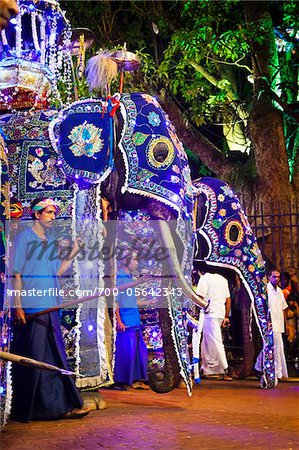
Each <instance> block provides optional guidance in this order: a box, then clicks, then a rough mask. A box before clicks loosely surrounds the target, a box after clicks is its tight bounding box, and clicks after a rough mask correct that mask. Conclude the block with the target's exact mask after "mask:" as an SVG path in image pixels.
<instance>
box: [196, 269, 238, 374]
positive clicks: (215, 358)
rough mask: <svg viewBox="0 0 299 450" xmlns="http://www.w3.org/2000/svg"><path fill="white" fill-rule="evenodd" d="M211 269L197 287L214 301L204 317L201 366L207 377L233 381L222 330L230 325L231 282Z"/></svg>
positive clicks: (203, 294)
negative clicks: (229, 285) (229, 370)
mask: <svg viewBox="0 0 299 450" xmlns="http://www.w3.org/2000/svg"><path fill="white" fill-rule="evenodd" d="M205 267H206V264H205ZM210 270H212V269H210V268H208V267H207V268H206V269H205V272H206V273H205V274H204V275H202V276H201V277H200V279H199V282H198V285H197V288H196V293H197V294H198V295H200V296H202V297H203V298H204V299H206V300H209V301H210V306H209V310H208V311H207V312H205V314H204V319H203V330H202V332H203V337H202V343H201V359H202V366H201V369H202V371H203V375H204V376H207V377H211V376H217V377H218V379H220V380H224V381H232V380H233V379H232V378H231V377H230V376H229V375H228V373H227V371H228V363H227V359H226V354H225V349H224V344H223V341H222V333H221V328H222V327H227V326H229V313H230V307H231V299H230V292H229V287H228V281H227V280H226V278H224V277H223V276H222V275H220V274H219V273H210Z"/></svg>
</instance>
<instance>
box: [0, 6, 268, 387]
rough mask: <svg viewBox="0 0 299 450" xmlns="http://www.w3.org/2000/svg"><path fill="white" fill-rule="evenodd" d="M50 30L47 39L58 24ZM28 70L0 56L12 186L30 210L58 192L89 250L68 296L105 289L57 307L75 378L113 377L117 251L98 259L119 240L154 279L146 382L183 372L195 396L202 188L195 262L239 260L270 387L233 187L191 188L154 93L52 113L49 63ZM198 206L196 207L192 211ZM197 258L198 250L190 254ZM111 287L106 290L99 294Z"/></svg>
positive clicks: (260, 281) (261, 315)
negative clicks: (189, 318) (194, 285)
mask: <svg viewBox="0 0 299 450" xmlns="http://www.w3.org/2000/svg"><path fill="white" fill-rule="evenodd" d="M45 3H46V2H45ZM52 3H53V2H51V5H52ZM24 5H25V6H26V8H27V9H26V12H27V13H30V14H32V10H30V9H28V5H27V2H24ZM51 8H52V6H51ZM31 9H32V8H31ZM36 14H37V16H36V17H40V16H39V15H38V14H39V13H36ZM59 14H60V13H59ZM63 17H64V16H63ZM41 23H42V21H41ZM55 23H57V21H56V22H55ZM51 24H53V21H52V22H51ZM51 33H52V34H53V36H54V34H56V33H57V28H55V30H53V29H52V31H51ZM51 33H50V34H51ZM53 36H52V38H51V39H50V40H49V46H50V49H51V48H52V47H53V48H52V50H51V51H50V53H49V56H47V55H46V54H45V53H44V62H45V60H46V59H47V58H48V60H49V63H51V64H50V65H52V66H51V67H52V69H53V65H55V61H56V59H57V60H59V58H60V60H61V57H59V55H58V54H56V53H55V52H54V44H53V42H54V40H53ZM35 40H36V39H35ZM17 43H19V41H17ZM37 44H38V43H37V42H34V45H35V54H36V55H38V54H39V55H43V48H41V47H40V48H39V51H40V53H39V52H38V51H37V47H38V45H37ZM51 46H52V47H51ZM33 53H34V52H33ZM27 56H28V52H27V53H26V57H27ZM15 58H19V56H18V55H17V56H15ZM55 58H56V59H55ZM16 65H17V66H18V67H19V69H18V70H19V72H18V73H19V74H21V73H23V72H22V70H23V71H24V73H25V72H26V73H27V75H28V72H30V70H31V69H32V70H33V72H34V73H33V78H31V81H32V83H31V85H30V88H29V85H28V84H27V85H26V86H25V88H24V89H23V91H22V95H21V96H20V97H18V98H17V97H16V95H15V94H16V87H17V88H18V90H17V92H19V86H20V83H21V81H22V80H23V79H24V80H25V81H26V80H28V76H27V78H26V76H24V77H23V78H22V80H20V79H18V78H17V79H16V85H15V86H14V87H13V89H14V91H13V92H12V94H11V92H10V91H9V92H10V93H9V92H8V91H7V89H8V84H7V80H8V76H9V74H11V73H12V72H14V71H15V67H16ZM31 69H30V67H29V66H28V64H27V65H26V63H24V64H23V63H21V62H20V61H17V62H16V61H15V60H14V61H11V60H10V59H9V58H7V59H6V60H3V61H2V65H1V64H0V91H1V92H2V96H1V105H2V106H1V108H2V110H3V115H2V116H1V118H0V124H1V127H2V128H3V130H4V133H5V136H6V145H7V149H8V162H9V177H10V184H11V188H10V189H11V192H12V193H13V195H14V196H15V197H17V198H18V199H19V200H20V201H21V202H22V205H23V207H24V216H25V218H26V216H28V214H29V204H30V201H31V200H32V199H34V198H36V197H40V196H43V197H47V196H48V197H53V198H55V200H56V201H57V202H58V203H59V205H60V219H61V220H62V221H63V223H64V226H65V230H66V231H65V234H66V235H68V236H69V235H70V233H71V232H72V233H73V234H74V235H76V234H78V233H79V234H80V236H81V237H82V238H83V239H84V241H85V250H84V255H82V258H78V261H77V262H76V265H75V266H74V269H73V273H72V274H69V275H68V278H66V279H65V280H63V288H64V289H65V292H70V290H71V289H72V288H73V287H74V284H75V286H76V287H77V288H78V289H80V290H81V291H83V290H94V288H95V287H96V288H97V289H100V290H101V292H102V293H104V294H106V295H105V296H103V295H99V299H97V300H94V301H93V303H91V304H88V305H87V303H86V304H84V305H82V306H79V307H78V308H77V309H75V310H74V309H72V310H64V311H63V313H62V327H63V330H64V336H65V342H66V347H67V352H68V356H69V361H70V365H71V366H72V368H74V369H75V370H76V371H78V372H80V374H82V375H83V377H82V378H78V383H77V384H78V386H79V387H81V388H83V389H93V388H96V387H99V386H104V385H109V384H112V383H113V349H114V341H115V333H116V330H115V326H114V324H113V323H114V322H113V320H112V322H111V320H110V317H109V310H108V306H112V309H113V303H112V305H110V304H109V303H108V305H107V298H106V297H111V296H112V297H113V295H109V294H113V287H115V273H116V272H117V268H118V259H117V258H116V257H115V254H116V253H115V252H114V253H113V252H112V255H113V257H111V258H105V257H104V256H105V252H104V251H103V250H104V249H105V248H106V247H109V248H110V250H111V248H112V247H113V248H116V249H117V247H120V246H122V249H125V248H131V249H132V248H135V249H137V250H138V251H139V253H140V255H142V254H143V255H145V256H144V257H143V259H142V258H141V259H142V264H140V267H141V269H142V270H143V271H144V272H147V273H150V274H152V275H153V274H154V275H155V278H154V279H153V280H150V281H148V283H147V284H146V285H145V287H144V292H145V294H146V297H147V299H148V301H149V304H148V307H147V308H145V309H144V310H143V312H142V320H143V324H144V335H145V339H146V342H147V346H148V348H149V355H150V358H149V366H150V386H151V388H152V389H153V390H154V391H155V392H169V391H170V390H171V389H173V388H174V387H176V386H177V385H178V383H179V381H180V379H181V377H182V378H183V380H184V381H185V383H186V386H187V389H188V393H189V394H191V391H192V383H191V371H190V360H189V352H188V342H187V336H186V311H187V309H188V308H189V301H190V299H191V301H193V302H195V303H197V304H198V305H199V306H200V307H203V308H205V307H207V306H208V305H207V303H206V302H205V301H204V300H203V299H202V298H200V297H198V296H197V295H196V294H195V293H194V292H193V291H192V289H191V287H190V286H191V270H192V264H193V241H194V237H193V232H192V230H193V201H194V199H195V204H197V205H198V200H199V198H200V196H202V195H205V196H206V201H205V204H206V209H205V210H204V207H201V214H202V216H201V217H203V220H202V222H198V221H197V225H196V229H197V230H198V233H197V235H196V244H197V245H199V246H201V247H202V248H204V247H203V244H202V243H201V238H202V237H204V238H205V239H206V242H207V243H208V248H209V252H208V253H207V254H206V255H204V257H203V258H201V259H205V260H207V261H208V262H211V263H213V264H215V265H221V264H223V265H227V266H229V267H231V268H234V269H235V270H236V271H237V272H238V274H239V275H240V277H241V278H242V280H243V282H244V285H245V287H246V289H247V291H248V294H249V295H250V298H251V299H252V302H253V304H254V305H255V313H256V317H257V322H258V324H259V327H260V330H261V334H262V337H263V341H264V355H265V358H264V377H265V385H266V386H267V387H272V386H273V385H274V363H273V349H272V347H273V343H272V338H271V325H270V321H269V317H268V311H267V303H266V297H265V290H264V286H265V284H264V283H265V281H264V277H263V275H264V268H263V266H262V265H261V264H260V259H259V257H258V253H257V252H258V250H257V244H256V242H255V241H254V238H253V236H252V232H251V230H250V227H249V225H248V223H247V221H246V218H245V216H244V214H243V213H242V211H241V207H240V204H239V202H238V200H237V199H236V198H235V197H234V194H233V193H232V192H231V190H230V189H229V187H228V186H226V185H224V184H223V183H221V182H219V181H217V180H209V179H206V180H202V181H200V182H198V183H196V184H195V187H193V186H192V182H191V178H190V170H189V166H188V160H187V156H186V154H185V151H184V148H183V145H182V143H181V142H180V141H179V139H178V137H177V135H176V133H175V130H174V128H173V126H172V124H171V122H170V121H169V119H168V117H167V115H166V114H165V112H164V111H163V110H162V109H161V107H160V105H159V104H158V102H157V100H156V99H155V98H153V97H151V96H149V95H147V94H139V93H134V94H122V95H115V96H113V97H109V98H107V99H103V100H100V99H99V100H95V99H88V100H82V101H77V102H75V103H72V104H70V105H69V106H67V107H65V108H64V109H62V110H60V111H56V110H53V109H49V108H45V106H46V96H45V92H46V91H47V87H48V84H49V83H50V81H49V80H50V78H51V77H49V73H48V71H46V70H44V71H41V72H38V71H37V70H36V68H35V67H33V66H32V68H31ZM1 73H2V78H1ZM22 82H23V81H22ZM56 82H57V80H56ZM56 84H57V83H56ZM22 86H23V85H22ZM41 86H42V88H41ZM23 87H24V86H23ZM9 89H11V87H10V88H9ZM55 89H56V88H55ZM55 89H54V91H55ZM55 92H56V91H55ZM37 93H38V95H37V97H36V96H35V94H37ZM8 107H10V110H9V108H8ZM42 107H43V109H39V108H42ZM11 109H12V111H11ZM217 183H218V184H217ZM194 193H195V195H194ZM4 194H5V193H4ZM8 195H9V191H8V192H7V196H8ZM233 199H234V201H233ZM223 204H225V205H226V212H227V210H228V206H229V208H230V211H231V213H235V214H237V215H238V217H239V218H240V221H239V222H238V224H237V221H236V220H235V223H230V221H229V220H230V219H229V218H228V216H227V215H226V214H225V218H224V215H223V211H224V209H225V208H224V206H223ZM198 212H199V208H198V207H197V213H196V217H197V216H198ZM110 228H111V229H113V232H110V231H111V230H110ZM222 230H225V231H224V233H222ZM236 233H238V236H237V237H235V234H236ZM223 236H224V238H225V239H224V238H223ZM240 236H242V238H241V237H240ZM64 237H65V236H64ZM223 239H224V240H223ZM249 241H250V242H249ZM107 242H108V244H107ZM149 243H151V244H152V247H154V248H156V249H158V248H159V249H160V250H161V249H162V250H163V252H164V258H157V253H154V254H153V252H152V254H151V256H148V255H149V250H152V248H150V245H149ZM91 244H92V245H91ZM94 246H95V247H96V252H97V253H96V254H97V255H98V258H96V259H95V258H89V259H88V257H87V256H88V251H89V252H90V251H94V250H95V249H94ZM134 246H135V247H134ZM225 246H226V247H225ZM237 250H238V252H237ZM236 252H237V253H236ZM239 252H240V253H239ZM89 255H90V253H89ZM197 255H198V247H197V250H196V258H197ZM246 255H247V257H249V258H253V261H252V262H253V264H252V266H253V267H254V271H253V272H252V271H251V267H250V265H249V264H248V260H246V261H247V262H245V260H242V258H241V257H242V256H246ZM86 258H87V259H86ZM257 271H259V272H260V273H259V274H258V273H257ZM107 279H108V280H110V281H108V282H107ZM107 287H108V289H110V290H108V291H105V289H106V288H107ZM161 292H162V293H163V295H161ZM107 294H108V295H107Z"/></svg>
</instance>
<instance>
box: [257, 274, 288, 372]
mask: <svg viewBox="0 0 299 450" xmlns="http://www.w3.org/2000/svg"><path fill="white" fill-rule="evenodd" d="M279 281H280V272H279V270H277V269H272V270H271V271H270V272H269V283H268V284H267V292H268V303H269V309H270V315H271V321H272V329H273V340H274V362H275V376H276V378H278V380H281V381H285V380H287V378H288V369H287V363H286V359H285V353H284V345H283V339H282V333H284V331H285V329H286V321H287V316H286V310H287V307H288V304H287V302H286V301H285V298H284V295H283V292H282V290H281V289H280V287H279V286H278V283H279ZM262 354H263V353H262V352H260V354H259V356H258V358H257V361H256V364H255V369H256V370H257V371H258V372H262Z"/></svg>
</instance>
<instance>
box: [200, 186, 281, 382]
mask: <svg viewBox="0 0 299 450" xmlns="http://www.w3.org/2000/svg"><path fill="white" fill-rule="evenodd" d="M194 188H195V189H194V191H195V215H196V241H197V242H196V249H197V251H196V253H195V261H196V260H197V261H200V260H206V261H207V263H208V264H210V265H211V266H217V267H226V268H229V269H233V270H234V271H235V272H237V273H238V274H239V275H240V277H241V279H242V281H243V283H244V286H245V288H246V290H247V293H248V295H249V297H250V299H251V302H252V305H253V310H254V313H255V315H256V318H257V324H258V326H259V329H260V333H261V336H262V338H263V348H264V374H265V377H266V380H267V382H266V384H267V387H274V382H275V370H274V350H273V332H272V326H271V319H270V314H269V308H268V302H267V289H266V285H267V277H266V269H265V263H264V260H263V257H262V254H261V251H260V249H259V246H258V243H257V241H256V238H255V236H254V234H253V231H252V229H251V227H250V224H249V222H248V219H247V217H246V215H245V213H244V211H243V208H242V206H241V204H240V200H239V198H238V197H237V195H236V194H235V193H234V192H233V191H232V189H231V188H230V186H228V185H227V184H226V183H224V182H223V181H221V180H218V179H216V178H208V177H207V178H201V179H199V180H195V181H194ZM202 249H206V253H205V254H203V250H202Z"/></svg>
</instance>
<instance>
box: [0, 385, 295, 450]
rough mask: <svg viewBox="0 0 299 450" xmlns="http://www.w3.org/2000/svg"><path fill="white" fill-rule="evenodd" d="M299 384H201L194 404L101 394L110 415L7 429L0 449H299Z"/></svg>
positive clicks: (180, 397)
mask: <svg viewBox="0 0 299 450" xmlns="http://www.w3.org/2000/svg"><path fill="white" fill-rule="evenodd" d="M298 392H299V382H298V379H297V381H294V380H292V381H291V382H285V383H280V384H279V385H278V387H277V388H275V389H270V390H262V389H260V388H259V384H258V382H257V381H255V380H246V381H233V382H224V381H214V380H213V381H211V380H203V381H202V383H201V384H200V385H198V386H196V387H195V389H194V393H193V395H192V397H191V398H188V397H187V394H186V390H185V389H175V390H174V391H172V392H171V393H169V394H163V395H161V394H160V395H159V394H155V393H153V392H151V391H141V390H138V391H129V392H124V391H114V390H111V389H110V390H109V389H102V390H101V393H102V395H103V397H104V398H105V399H106V401H107V409H105V410H102V411H99V410H97V411H92V412H90V414H89V415H88V416H87V417H85V418H83V419H80V420H60V421H52V422H31V423H28V424H23V423H17V422H12V421H11V422H9V423H8V424H7V426H6V430H5V431H4V432H3V433H1V436H0V438H1V449H4V450H6V449H7V450H8V449H11V450H12V449H13V450H17V449H24V450H27V449H28V450H29V449H34V450H37V449H41V450H48V449H49V450H50V449H52V450H55V449H71V450H79V449H88V450H94V449H124V448H128V449H130V450H133V449H148V450H152V449H153V450H156V449H161V450H168V449H169V450H178V449H186V450H187V449H201V450H204V449H209V450H214V449H237V450H242V449H243V448H246V449H254V450H259V449H261V450H265V449H271V450H272V449H279V450H284V449H286V450H291V449H292V450H295V449H299V440H298V428H299V427H298V425H299V421H298V419H299V406H298V405H299V404H298Z"/></svg>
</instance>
